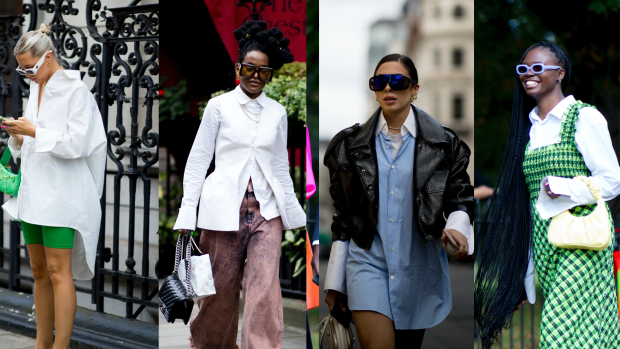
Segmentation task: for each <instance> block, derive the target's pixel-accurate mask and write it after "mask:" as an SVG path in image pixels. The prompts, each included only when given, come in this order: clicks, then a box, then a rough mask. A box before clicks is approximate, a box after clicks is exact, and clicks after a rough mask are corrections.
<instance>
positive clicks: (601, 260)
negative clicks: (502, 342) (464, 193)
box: [474, 42, 620, 349]
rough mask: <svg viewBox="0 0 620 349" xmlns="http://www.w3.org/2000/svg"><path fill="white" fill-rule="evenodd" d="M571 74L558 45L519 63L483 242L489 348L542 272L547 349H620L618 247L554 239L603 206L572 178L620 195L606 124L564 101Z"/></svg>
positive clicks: (478, 294)
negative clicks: (569, 217) (571, 220)
mask: <svg viewBox="0 0 620 349" xmlns="http://www.w3.org/2000/svg"><path fill="white" fill-rule="evenodd" d="M570 75H571V63H570V59H569V57H568V55H567V54H566V53H565V52H564V51H562V49H561V48H560V47H559V46H558V45H556V44H553V43H550V42H538V43H536V44H534V45H532V46H531V47H530V48H528V49H527V50H526V51H525V53H524V54H523V57H522V58H521V61H520V62H519V65H517V75H516V78H515V92H514V102H513V109H512V117H511V123H510V132H509V135H508V142H507V145H506V150H505V153H504V162H503V164H502V169H501V173H500V178H499V181H498V184H497V188H496V189H495V193H494V195H493V197H494V200H493V204H492V206H491V208H490V210H489V212H488V214H487V217H486V219H485V222H484V224H483V225H482V229H481V233H480V236H479V238H478V248H477V250H478V255H477V262H478V272H477V275H476V282H475V309H474V310H475V326H476V329H477V330H478V332H479V334H480V337H481V339H482V347H483V348H484V349H487V348H490V347H491V346H492V345H493V343H495V342H496V341H497V340H498V338H499V336H500V335H501V330H502V328H503V327H504V326H507V324H508V323H509V322H510V319H511V318H512V314H513V313H514V311H515V310H516V309H518V308H519V307H520V306H521V304H522V303H524V302H525V301H526V300H527V301H529V302H530V303H534V301H535V299H536V293H535V284H534V270H536V274H537V275H538V279H539V281H540V284H541V286H542V293H543V296H544V305H543V313H542V320H541V325H540V326H541V328H540V348H553V349H558V348H560V349H561V348H567V349H568V348H571V349H572V348H596V349H612V348H620V324H619V323H618V302H617V300H616V292H615V287H614V275H613V262H612V248H613V245H612V246H609V248H607V249H605V250H603V251H594V250H585V249H563V248H558V247H556V246H554V245H552V244H550V243H549V241H548V238H547V233H548V230H549V224H550V222H551V218H552V217H553V216H555V215H557V214H559V213H560V212H563V211H565V210H569V209H570V211H571V213H572V214H573V215H575V216H585V215H588V214H590V213H591V212H592V211H593V210H594V208H595V207H596V205H595V202H596V201H595V200H594V197H593V195H592V193H591V192H590V190H589V189H588V187H587V186H586V185H585V184H584V183H583V182H580V181H578V180H575V179H574V177H576V176H586V177H590V178H591V179H592V181H594V182H595V183H596V185H597V186H598V188H599V189H600V191H601V193H602V196H603V199H604V200H606V201H608V200H611V199H613V198H614V197H616V196H617V195H618V194H620V167H619V166H618V161H617V158H616V155H615V153H614V150H613V148H612V145H611V139H610V136H609V131H608V129H607V122H606V120H605V118H604V117H603V115H602V114H601V113H599V112H598V111H597V110H596V109H595V108H594V107H592V106H589V105H587V104H585V103H582V102H581V101H576V100H575V98H574V97H573V96H567V97H566V96H564V91H565V90H566V87H567V86H568V83H569V79H570ZM606 206H607V205H606ZM607 211H608V212H609V208H607ZM610 219H611V216H610ZM612 227H613V225H612ZM609 234H613V232H612V231H610V232H609Z"/></svg>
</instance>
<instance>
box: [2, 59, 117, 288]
mask: <svg viewBox="0 0 620 349" xmlns="http://www.w3.org/2000/svg"><path fill="white" fill-rule="evenodd" d="M38 96H39V85H38V84H36V83H33V82H31V83H30V99H29V100H28V105H27V106H26V111H25V114H24V117H25V118H27V119H28V120H29V121H30V122H31V123H32V124H33V125H34V126H35V127H36V135H35V138H31V137H29V136H24V141H23V144H22V146H21V147H20V146H18V144H17V141H16V140H14V139H10V140H9V149H10V150H11V154H12V155H13V157H14V158H18V157H21V173H22V177H21V184H20V187H19V192H18V195H17V197H13V198H11V199H10V200H9V201H8V202H6V203H5V204H4V205H3V206H2V208H3V209H4V211H5V212H6V213H7V214H8V215H9V216H10V217H11V219H13V220H23V221H25V222H27V223H31V224H37V225H45V226H53V227H66V228H73V229H75V231H76V234H75V238H74V242H73V250H72V255H71V265H72V269H73V278H74V279H78V280H88V279H91V278H92V277H93V275H94V267H95V257H96V254H97V242H98V241H99V228H100V224H101V204H100V202H99V200H100V198H101V195H102V194H103V180H104V176H105V164H106V144H107V139H106V134H105V129H104V127H103V120H102V118H101V114H100V112H99V108H98V107H97V103H96V102H95V98H94V97H93V95H92V93H91V92H90V89H89V88H88V86H86V84H84V83H83V82H82V80H81V77H80V72H79V71H76V70H59V71H57V72H56V73H54V75H52V77H51V78H50V79H49V81H48V82H47V85H46V87H45V90H44V91H43V96H42V97H41V105H40V107H41V108H39V106H38ZM39 109H40V110H39ZM37 114H38V115H37Z"/></svg>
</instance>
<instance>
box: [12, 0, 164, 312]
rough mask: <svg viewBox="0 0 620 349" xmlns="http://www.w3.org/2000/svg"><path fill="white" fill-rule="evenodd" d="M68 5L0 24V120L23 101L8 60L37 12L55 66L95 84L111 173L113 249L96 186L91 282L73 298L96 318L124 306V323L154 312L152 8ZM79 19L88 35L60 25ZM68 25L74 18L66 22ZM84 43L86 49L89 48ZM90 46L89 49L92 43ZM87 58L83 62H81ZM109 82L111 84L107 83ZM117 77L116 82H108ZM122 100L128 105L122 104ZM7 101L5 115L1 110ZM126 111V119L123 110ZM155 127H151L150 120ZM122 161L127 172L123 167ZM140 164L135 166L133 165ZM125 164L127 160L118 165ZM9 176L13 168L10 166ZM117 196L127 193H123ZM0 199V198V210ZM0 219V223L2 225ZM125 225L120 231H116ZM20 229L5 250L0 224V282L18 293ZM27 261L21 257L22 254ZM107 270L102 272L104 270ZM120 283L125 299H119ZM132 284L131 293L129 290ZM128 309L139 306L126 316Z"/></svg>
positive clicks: (91, 2)
mask: <svg viewBox="0 0 620 349" xmlns="http://www.w3.org/2000/svg"><path fill="white" fill-rule="evenodd" d="M74 2H75V0H45V1H44V2H42V3H39V4H37V1H36V0H32V2H31V3H28V4H24V5H23V7H22V13H23V14H25V15H30V22H29V24H28V26H27V27H24V26H23V24H24V22H25V17H24V16H0V115H6V116H12V117H13V118H18V117H20V116H21V115H22V112H23V110H22V107H23V102H22V101H23V99H24V98H28V96H29V86H28V84H27V83H26V81H25V80H24V78H22V77H21V76H20V75H18V74H16V73H15V68H16V67H17V62H16V60H15V58H14V57H13V56H12V52H13V48H14V47H15V44H16V42H17V40H18V39H19V36H20V35H21V34H20V29H23V30H24V31H26V30H34V29H36V25H37V23H38V21H37V10H36V9H37V8H38V9H39V10H43V11H45V12H46V13H48V14H52V15H53V19H52V21H51V23H48V24H49V25H50V27H51V31H52V32H51V34H50V37H51V38H52V40H53V42H54V46H55V48H56V54H57V57H58V58H59V60H60V61H62V62H63V63H64V64H66V67H68V68H69V69H75V70H81V69H84V70H83V71H82V77H84V76H85V74H88V76H89V77H92V78H95V82H94V84H93V86H92V88H91V92H92V93H93V95H94V96H95V99H96V100H97V104H98V106H99V109H100V111H101V116H102V118H103V123H104V126H105V129H106V133H107V138H108V147H107V149H108V151H107V152H108V156H109V158H110V159H111V160H112V162H113V163H114V164H115V165H116V167H117V170H116V171H109V170H108V171H107V174H111V175H114V181H113V183H112V185H113V186H114V213H113V215H114V218H113V222H114V223H113V227H112V230H113V243H112V246H111V247H106V246H105V239H104V238H105V229H106V227H105V215H106V190H105V187H106V186H107V185H108V183H105V184H104V192H103V196H102V198H101V207H102V211H103V212H102V213H103V215H102V219H101V228H100V234H99V244H98V246H97V260H96V267H95V277H94V278H93V280H92V287H91V288H90V289H89V288H84V287H78V286H76V290H77V291H78V292H84V293H89V294H91V295H92V300H91V301H92V303H93V304H96V310H97V311H99V312H103V309H104V307H103V306H104V300H105V298H106V297H107V298H113V299H117V300H120V301H122V302H125V303H126V315H125V316H126V317H128V318H136V317H137V316H138V315H139V314H140V313H141V312H142V310H144V308H145V307H153V308H157V303H156V302H155V301H153V298H154V297H155V295H157V292H158V283H157V279H156V278H155V277H152V276H149V263H151V261H149V258H148V248H149V238H150V236H149V230H150V227H149V209H150V207H149V200H150V195H151V192H150V188H151V185H150V184H151V178H158V177H157V173H156V171H155V173H151V172H152V171H149V169H150V168H152V166H153V165H154V164H155V163H156V162H157V161H158V159H159V135H158V134H157V133H155V132H151V130H152V123H153V101H154V100H155V99H157V94H158V90H159V84H158V83H156V82H154V81H153V76H157V75H158V73H159V65H158V48H159V5H158V4H152V5H139V2H140V0H133V1H132V2H131V3H130V4H129V5H128V6H127V7H121V8H107V7H104V6H102V2H103V3H105V0H88V2H87V6H86V11H85V13H84V14H80V11H79V10H78V9H77V8H76V7H74ZM78 15H83V16H85V18H86V23H87V28H88V33H84V31H83V30H82V29H80V28H79V27H76V26H73V25H71V24H69V23H68V22H67V21H66V20H65V17H68V18H71V16H78ZM73 18H75V17H73ZM97 22H99V23H105V31H103V32H102V33H99V29H98V28H97V26H96V24H97ZM89 40H90V41H91V43H90V46H89ZM93 41H94V42H93ZM89 58H90V60H89ZM113 76H114V77H115V78H113ZM116 77H117V78H116ZM126 91H129V92H130V95H129V96H130V98H131V99H128V98H127V96H126ZM139 98H144V101H145V102H144V104H143V105H142V106H140V105H139ZM9 101H10V103H11V104H10V108H8V107H7V104H8V102H9ZM125 104H129V105H130V108H129V115H127V113H126V111H125V110H124V109H123V107H124V105H125ZM114 106H115V107H116V120H115V121H116V122H115V124H116V125H115V129H112V130H108V115H109V110H110V108H113V107H114ZM140 107H144V108H146V121H145V124H144V126H143V127H142V129H141V130H140V129H139V125H138V109H139V108H140ZM124 119H128V120H129V121H130V125H131V126H130V130H129V134H127V133H128V132H127V130H126V129H125V126H124V125H123V120H124ZM156 122H157V120H156ZM7 138H8V134H7V133H6V132H5V131H3V130H2V131H0V139H3V140H6V139H7ZM126 157H127V158H128V165H126V164H125V163H123V160H124V159H125V158H126ZM140 161H141V163H140ZM125 162H127V159H125ZM13 167H14V168H13V169H14V170H16V169H17V165H15V164H14V165H13ZM125 176H126V177H127V178H128V181H129V221H128V230H129V235H128V254H127V256H126V259H125V267H124V270H121V267H120V255H119V240H120V238H119V236H120V225H121V219H120V206H121V205H120V200H121V189H122V188H121V179H122V178H123V177H125ZM138 179H140V180H142V183H143V185H144V192H143V193H142V195H143V196H144V197H143V199H144V210H143V212H144V222H143V231H142V234H143V251H142V270H141V272H140V273H138V272H136V270H134V267H135V265H136V261H135V260H134V238H135V233H136V232H135V223H136V222H135V220H136V191H137V183H138ZM125 190H127V189H126V188H125ZM3 196H4V194H2V193H0V202H3V199H4V197H3ZM3 218H4V217H3V212H2V211H0V219H3ZM123 224H125V223H123ZM20 228H21V227H20V224H19V223H18V222H11V224H10V232H9V234H10V237H9V240H10V243H9V245H10V246H9V247H8V248H5V247H4V246H3V241H4V227H3V225H2V224H1V221H0V273H4V274H8V279H9V281H8V288H9V289H10V290H13V289H17V288H20V281H21V280H25V281H31V282H32V281H34V280H33V278H32V277H30V276H28V275H22V274H21V272H20V250H22V249H23V250H25V245H22V244H21V233H20ZM26 253H27V252H26ZM4 254H9V256H10V257H9V260H10V262H9V265H8V267H5V266H4V265H3V261H4V258H3V257H4ZM110 261H111V262H112V266H111V267H106V265H105V263H106V262H110ZM106 276H107V277H109V278H110V279H111V280H112V289H111V291H106V290H104V283H105V278H106ZM120 279H124V280H125V281H126V283H127V287H126V289H127V291H126V294H120V293H119V282H120ZM136 283H137V285H135V284H136ZM138 286H139V287H140V292H141V293H140V295H139V296H134V288H137V287H138ZM134 304H136V305H139V307H138V308H137V309H135V310H134Z"/></svg>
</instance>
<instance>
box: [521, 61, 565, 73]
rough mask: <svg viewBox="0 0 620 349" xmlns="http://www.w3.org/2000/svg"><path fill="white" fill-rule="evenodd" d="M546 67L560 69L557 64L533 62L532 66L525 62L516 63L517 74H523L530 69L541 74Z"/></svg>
mask: <svg viewBox="0 0 620 349" xmlns="http://www.w3.org/2000/svg"><path fill="white" fill-rule="evenodd" d="M547 69H562V67H558V66H557V65H545V64H542V63H535V64H532V66H531V67H530V66H528V65H527V64H519V65H517V74H519V75H525V74H527V72H528V71H530V70H531V71H532V73H534V74H542V73H544V72H545V71H546V70H547Z"/></svg>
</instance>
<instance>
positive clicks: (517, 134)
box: [474, 41, 571, 349]
mask: <svg viewBox="0 0 620 349" xmlns="http://www.w3.org/2000/svg"><path fill="white" fill-rule="evenodd" d="M540 47H542V48H546V49H548V50H550V51H551V52H552V53H553V54H554V55H555V57H556V59H557V64H558V65H560V66H561V67H562V68H563V69H564V70H565V77H564V79H562V84H561V88H562V91H564V90H566V87H567V86H568V83H569V79H570V73H571V63H570V59H569V57H568V55H567V54H566V53H565V52H564V51H563V50H562V49H561V48H560V47H559V46H558V45H556V44H554V43H550V42H543V41H540V42H537V43H536V44H534V45H532V46H530V47H529V48H528V49H527V50H526V51H525V53H524V54H523V56H522V57H521V61H520V62H519V63H522V62H523V60H524V59H525V56H526V55H527V54H528V53H529V52H530V51H531V50H533V49H536V48H540ZM535 106H536V102H535V101H534V99H533V98H531V97H529V96H527V95H526V92H525V89H524V88H523V86H522V84H521V81H520V80H519V77H518V76H517V77H515V87H514V101H513V106H512V116H511V118H510V131H509V133H508V140H507V143H506V149H505V150H504V161H503V162H502V167H501V170H500V175H499V179H498V183H497V186H496V187H495V191H494V194H493V201H492V205H491V207H490V209H489V211H488V212H487V215H486V217H485V220H484V222H483V224H482V226H481V230H480V234H479V236H478V239H477V246H476V251H478V252H477V254H476V262H477V264H478V271H477V273H476V280H475V286H474V320H475V324H474V326H475V328H476V329H477V331H478V333H479V334H480V338H481V341H482V348H483V349H489V348H491V346H492V345H494V344H497V342H498V340H499V337H500V335H501V331H502V329H503V328H504V327H508V325H509V324H510V321H511V320H512V316H513V313H514V311H515V309H516V307H517V306H518V305H519V304H520V303H521V302H522V301H523V300H525V296H524V294H525V288H524V284H523V279H524V278H525V274H526V272H527V266H528V262H529V253H530V247H531V245H532V224H533V222H532V217H531V207H530V206H531V203H530V196H529V193H528V189H527V185H526V183H525V176H524V174H523V157H524V155H525V150H526V146H527V144H528V141H529V133H530V128H531V126H532V125H531V123H530V120H529V117H528V114H529V112H530V111H531V110H532V109H533V108H534V107H535Z"/></svg>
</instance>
